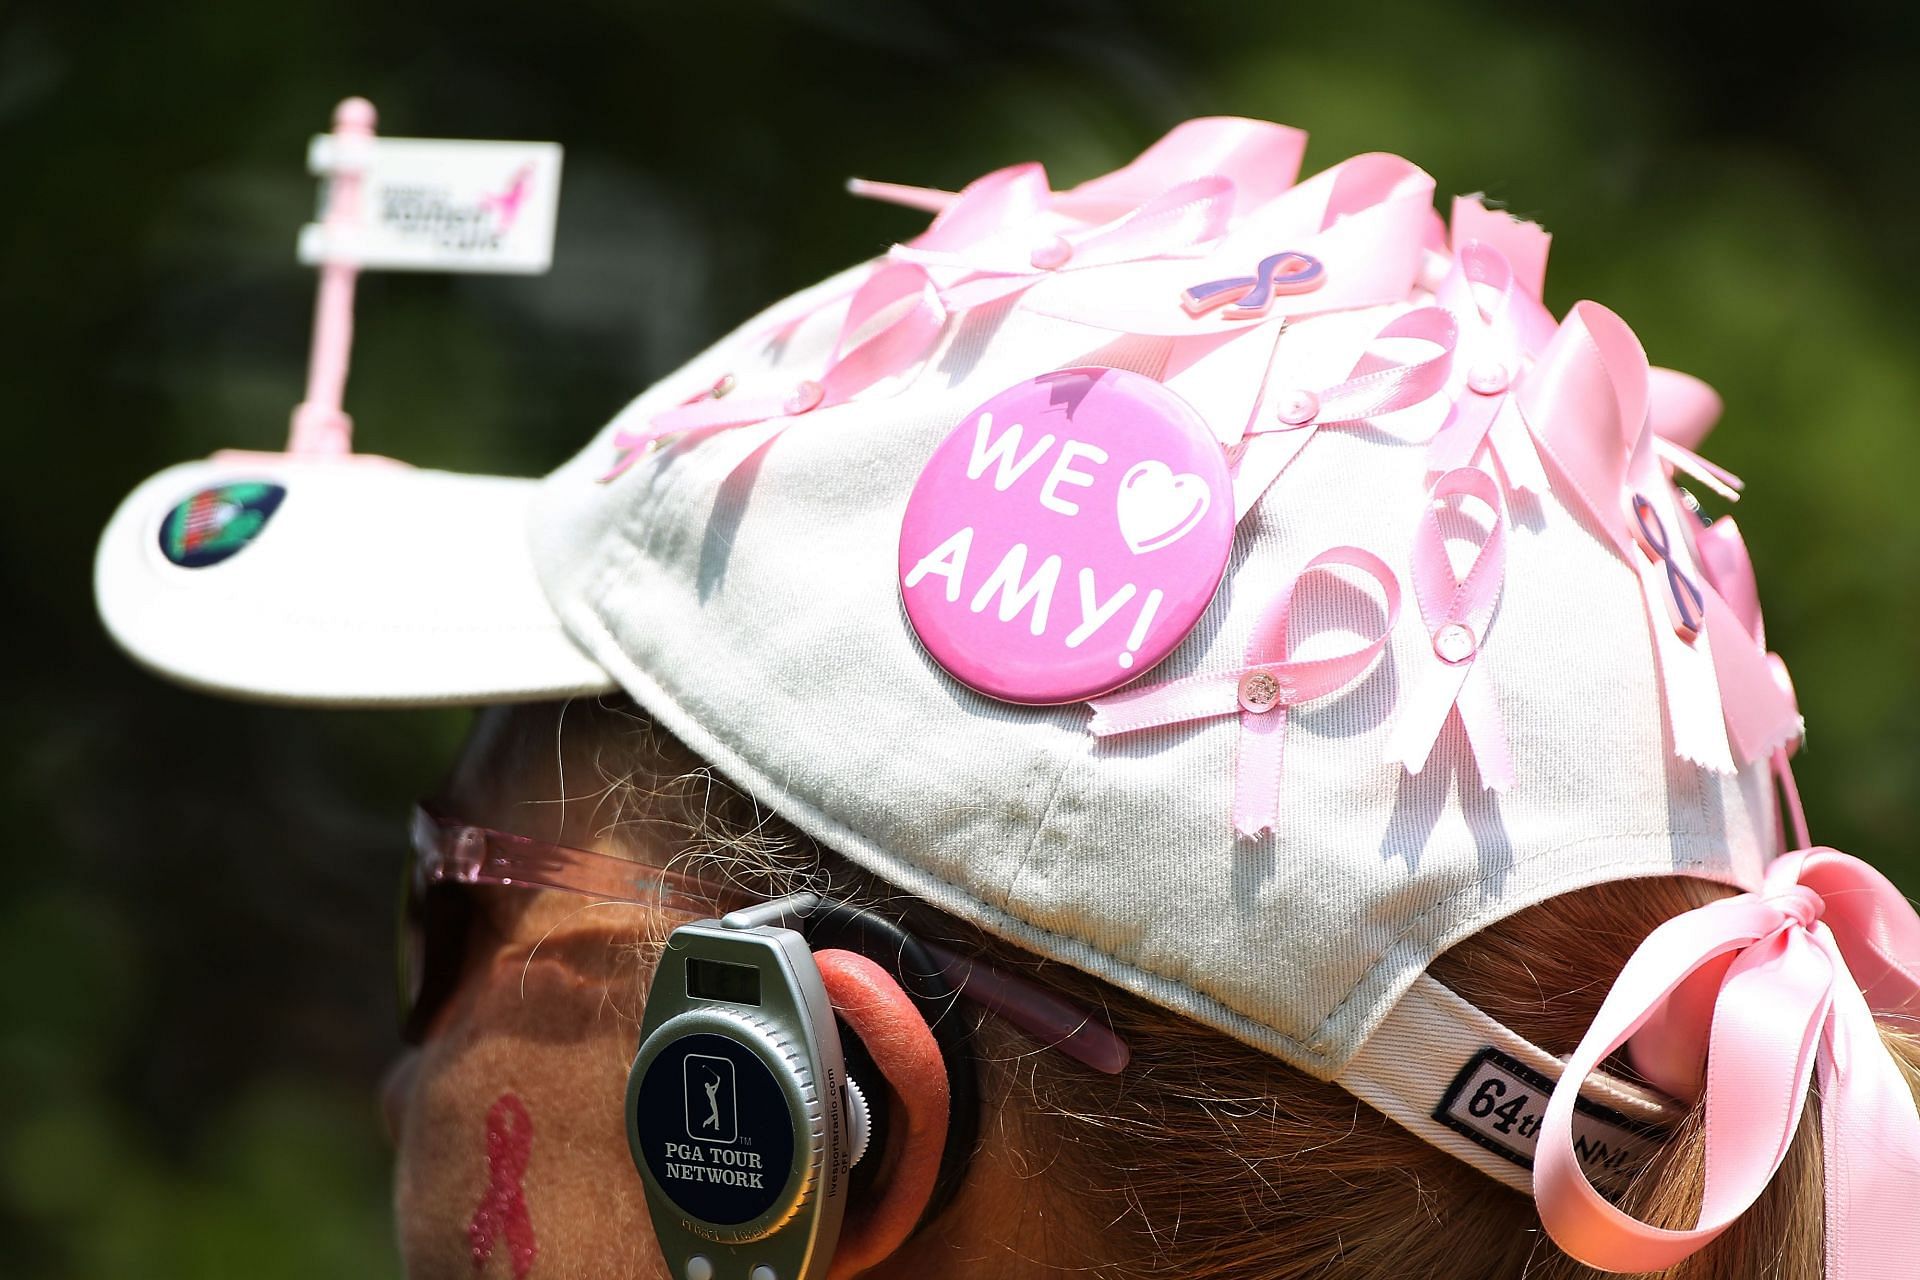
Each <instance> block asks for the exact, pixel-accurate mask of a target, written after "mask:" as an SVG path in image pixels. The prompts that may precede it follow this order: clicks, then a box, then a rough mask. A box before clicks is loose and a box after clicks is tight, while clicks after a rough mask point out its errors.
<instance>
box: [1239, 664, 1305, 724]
mask: <svg viewBox="0 0 1920 1280" xmlns="http://www.w3.org/2000/svg"><path fill="white" fill-rule="evenodd" d="M1292 693H1293V690H1291V689H1288V688H1284V687H1282V685H1281V683H1280V681H1279V680H1278V679H1276V678H1275V677H1274V675H1273V673H1272V672H1270V671H1249V672H1247V674H1245V675H1243V676H1241V677H1240V709H1241V710H1242V711H1251V712H1253V713H1254V714H1255V715H1264V714H1266V713H1267V712H1269V711H1271V710H1273V709H1274V707H1275V706H1278V705H1280V704H1282V703H1285V702H1289V701H1291V700H1292V699H1291V695H1292Z"/></svg>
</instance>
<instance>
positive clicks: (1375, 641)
mask: <svg viewBox="0 0 1920 1280" xmlns="http://www.w3.org/2000/svg"><path fill="white" fill-rule="evenodd" d="M1338 567H1346V568H1350V569H1358V570H1360V571H1361V572H1362V573H1365V574H1367V575H1369V576H1370V577H1372V578H1373V580H1374V581H1375V582H1376V583H1377V584H1379V587H1380V593H1381V595H1382V596H1383V597H1384V599H1385V602H1386V619H1385V621H1384V622H1383V624H1382V626H1381V628H1380V632H1379V634H1378V635H1376V636H1373V637H1372V638H1370V639H1368V640H1366V641H1364V642H1363V643H1362V644H1361V645H1360V646H1359V647H1357V648H1354V649H1351V650H1348V651H1346V652H1344V653H1338V654H1334V655H1333V656H1331V657H1325V658H1313V659H1306V660H1294V659H1292V658H1290V657H1289V656H1288V655H1289V654H1290V653H1291V652H1292V639H1291V637H1290V636H1289V634H1288V630H1289V628H1288V622H1289V615H1290V611H1291V609H1292V607H1293V593H1294V591H1295V589H1296V588H1298V587H1299V585H1300V582H1301V579H1303V578H1305V577H1306V576H1307V575H1308V574H1309V573H1312V572H1313V571H1314V570H1316V569H1325V570H1333V569H1335V568H1338ZM1399 616H1400V582H1399V580H1398V579H1397V578H1395V577H1394V576H1393V570H1391V569H1389V568H1387V566H1386V564H1385V563H1384V562H1383V561H1381V559H1380V558H1379V557H1378V556H1376V555H1374V554H1373V553H1372V552H1370V551H1363V550H1361V549H1360V548H1359V547H1334V548H1332V549H1331V550H1328V551H1323V552H1321V553H1320V554H1319V555H1317V556H1315V557H1314V558H1313V559H1311V560H1309V561H1307V563H1306V567H1305V568H1303V569H1301V570H1300V572H1299V574H1298V575H1297V576H1295V578H1294V579H1293V581H1291V582H1289V583H1288V584H1287V586H1286V589H1285V590H1283V591H1282V592H1281V593H1280V594H1279V596H1278V597H1276V598H1275V599H1274V601H1273V603H1271V604H1270V605H1268V606H1267V609H1266V612H1265V613H1264V614H1262V615H1261V618H1260V621H1259V623H1258V624H1257V625H1256V626H1255V627H1254V631H1253V637H1252V639H1251V640H1250V641H1248V644H1247V661H1246V665H1245V666H1244V667H1241V668H1240V669H1239V670H1238V671H1229V672H1224V673H1221V674H1218V675H1197V676H1188V677H1186V678H1185V679H1182V680H1172V681H1168V682H1166V683H1164V684H1154V685H1146V686H1144V687H1140V688H1133V689H1128V690H1125V691H1123V692H1121V693H1116V694H1112V695H1110V696H1108V697H1105V698H1096V699H1094V700H1093V701H1092V702H1090V703H1089V704H1088V705H1089V706H1090V707H1092V708H1093V720H1092V722H1091V723H1090V724H1089V726H1088V727H1089V729H1090V730H1091V731H1092V732H1093V734H1094V736H1095V737H1100V738H1106V737H1112V736H1114V735H1116V734H1122V733H1138V732H1140V731H1141V730H1143V729H1155V728H1159V727H1161V726H1163V725H1170V724H1184V723H1187V722H1189V721H1193V720H1207V719H1212V718H1214V717H1216V716H1227V715H1232V714H1233V713H1234V712H1236V711H1238V712H1239V713H1240V748H1239V761H1238V764H1237V766H1236V777H1235V782H1234V802H1233V822H1234V827H1235V829H1237V830H1238V831H1239V832H1240V834H1241V835H1243V836H1248V837H1257V836H1259V835H1260V834H1262V833H1263V832H1266V831H1272V830H1277V829H1278V827H1279V822H1280V777H1281V765H1282V748H1283V747H1284V746H1285V744H1286V731H1287V709H1288V708H1289V707H1292V706H1295V705H1297V704H1299V703H1302V702H1311V701H1313V700H1314V699H1315V698H1321V697H1325V696H1326V695H1327V694H1330V693H1334V692H1336V691H1338V690H1340V689H1344V688H1346V687H1347V686H1348V685H1350V684H1352V683H1353V682H1354V681H1355V680H1357V679H1359V678H1360V676H1362V675H1363V674H1365V672H1366V671H1367V669H1368V668H1369V667H1371V666H1372V665H1373V661H1374V659H1375V658H1377V657H1379V656H1380V652H1381V650H1382V649H1384V648H1385V647H1386V643H1387V636H1388V635H1389V634H1391V633H1392V631H1393V624H1394V621H1395V620H1396V619H1397V618H1399Z"/></svg>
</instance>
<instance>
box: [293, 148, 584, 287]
mask: <svg viewBox="0 0 1920 1280" xmlns="http://www.w3.org/2000/svg"><path fill="white" fill-rule="evenodd" d="M307 167H308V168H309V169H311V170H312V171H313V172H314V173H315V174H318V175H320V176H322V177H327V178H332V177H334V175H339V174H349V173H357V174H358V175H359V178H360V191H359V200H358V201H357V204H358V211H357V214H355V215H354V216H351V217H336V216H334V215H333V214H332V213H331V212H329V213H328V214H327V215H326V220H325V221H322V222H314V223H309V224H307V226H306V227H304V228H302V230H301V232H300V261H301V262H303V263H305V264H306V265H308V266H319V265H321V264H323V263H327V262H345V263H352V264H354V265H355V266H359V267H363V268H369V269H373V270H395V271H494V272H509V273H514V274H520V275H538V274H539V273H541V272H543V271H545V270H546V269H547V268H548V267H549V266H551V265H552V263H553V226H554V213H555V210H556V209H557V208H558V206H559V203H560V146H559V144H558V143H553V142H466V141H453V140H450V139H441V138H381V137H374V138H340V137H335V136H334V135H332V134H321V135H319V136H318V137H316V138H314V140H313V144H312V146H311V147H310V148H309V149H308V153H307ZM328 205H329V202H328V200H327V199H325V198H323V199H322V200H321V207H322V208H323V209H327V208H328Z"/></svg>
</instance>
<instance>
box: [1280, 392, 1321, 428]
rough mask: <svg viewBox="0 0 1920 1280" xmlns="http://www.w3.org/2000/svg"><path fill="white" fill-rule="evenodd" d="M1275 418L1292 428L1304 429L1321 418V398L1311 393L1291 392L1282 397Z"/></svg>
mask: <svg viewBox="0 0 1920 1280" xmlns="http://www.w3.org/2000/svg"><path fill="white" fill-rule="evenodd" d="M1273 416H1274V417H1276V418H1278V419H1280V421H1282V422H1284V423H1286V424H1287V425H1288V426H1290V427H1304V426H1306V425H1307V424H1308V423H1309V422H1312V421H1313V420H1314V419H1315V418H1317V417H1319V416H1320V397H1319V396H1318V395H1315V394H1314V393H1313V392H1311V391H1305V390H1299V391H1289V392H1287V393H1286V394H1285V395H1284V396H1281V397H1280V404H1279V406H1278V407H1277V408H1276V409H1275V410H1274V414H1273Z"/></svg>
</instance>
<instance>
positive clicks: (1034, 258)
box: [1028, 236, 1073, 271]
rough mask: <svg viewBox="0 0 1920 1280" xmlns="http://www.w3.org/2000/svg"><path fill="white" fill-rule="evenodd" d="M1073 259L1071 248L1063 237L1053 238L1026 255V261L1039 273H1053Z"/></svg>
mask: <svg viewBox="0 0 1920 1280" xmlns="http://www.w3.org/2000/svg"><path fill="white" fill-rule="evenodd" d="M1072 257H1073V246H1072V245H1071V244H1069V243H1068V242H1067V238H1066V237H1065V236H1055V237H1054V238H1053V239H1051V240H1049V241H1047V242H1046V243H1045V244H1043V245H1041V246H1040V247H1039V248H1038V249H1035V250H1034V251H1033V252H1032V253H1031V254H1029V255H1028V261H1030V262H1032V263H1033V265H1034V267H1035V268H1036V269H1038V270H1041V271H1055V270H1058V269H1059V268H1061V267H1064V266H1066V265H1067V261H1068V260H1069V259H1070V258H1072Z"/></svg>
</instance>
